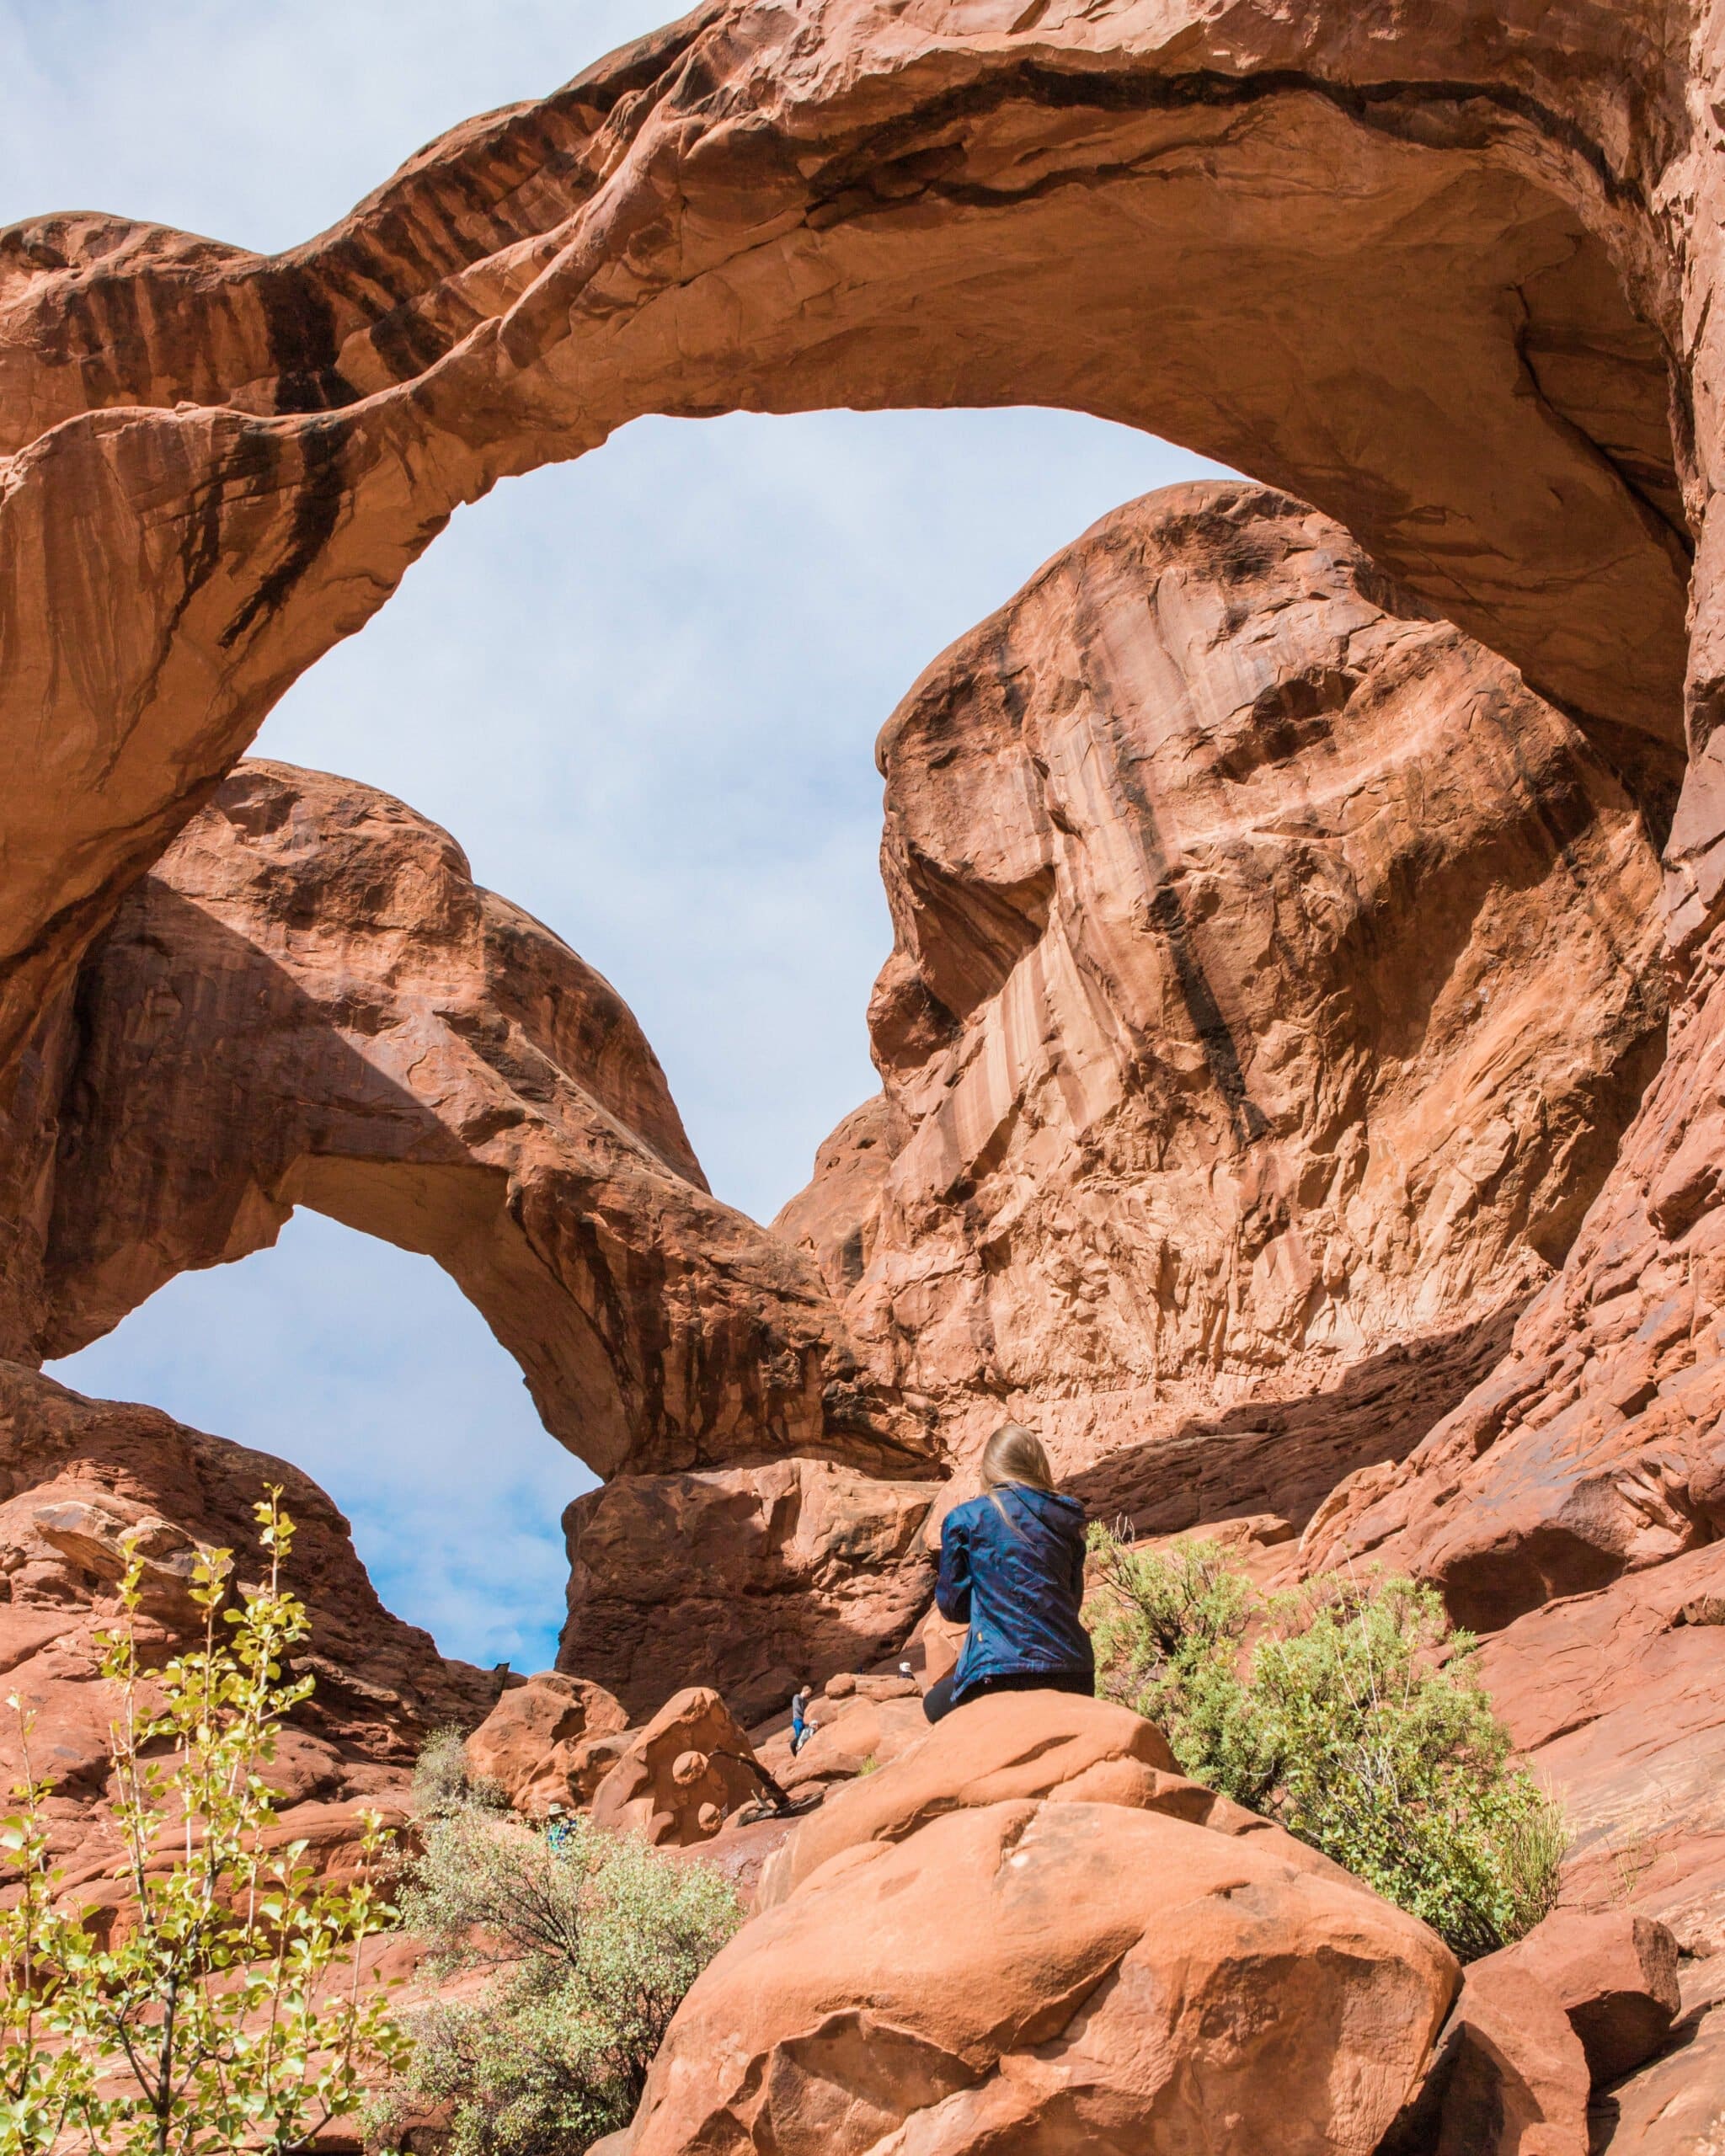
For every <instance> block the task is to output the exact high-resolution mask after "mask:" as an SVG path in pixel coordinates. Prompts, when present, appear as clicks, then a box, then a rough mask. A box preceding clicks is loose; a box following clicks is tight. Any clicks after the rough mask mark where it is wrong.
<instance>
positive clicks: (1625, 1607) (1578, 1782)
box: [1479, 1542, 1725, 1956]
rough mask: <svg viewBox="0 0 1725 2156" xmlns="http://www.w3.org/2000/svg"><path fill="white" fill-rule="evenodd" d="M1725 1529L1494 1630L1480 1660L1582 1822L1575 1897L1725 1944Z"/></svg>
mask: <svg viewBox="0 0 1725 2156" xmlns="http://www.w3.org/2000/svg"><path fill="white" fill-rule="evenodd" d="M1722 1612H1725V1543H1719V1542H1716V1543H1713V1544H1712V1545H1709V1546H1708V1547H1707V1548H1706V1549H1703V1550H1695V1551H1693V1552H1691V1553H1690V1555H1689V1556H1684V1557H1679V1558H1676V1559H1674V1560H1673V1561H1671V1562H1670V1563H1669V1564H1666V1565H1662V1566H1658V1567H1655V1568H1651V1569H1648V1570H1645V1571H1642V1572H1632V1573H1630V1574H1628V1575H1626V1577H1624V1578H1622V1579H1621V1580H1619V1581H1617V1582H1615V1583H1614V1584H1613V1585H1612V1586H1610V1587H1608V1588H1600V1589H1598V1590H1596V1591H1595V1592H1594V1593H1592V1594H1587V1595H1576V1596H1572V1597H1568V1598H1564V1599H1562V1600H1559V1601H1557V1602H1554V1603H1553V1604H1551V1606H1550V1607H1549V1608H1547V1609H1536V1610H1533V1611H1531V1612H1530V1614H1527V1615H1526V1616H1525V1617H1521V1618H1519V1619H1518V1620H1516V1622H1515V1623H1514V1624H1513V1625H1509V1626H1507V1627H1506V1628H1505V1629H1504V1630H1502V1631H1500V1632H1497V1633H1494V1634H1493V1636H1491V1637H1490V1638H1489V1639H1488V1640H1487V1641H1486V1643H1485V1645H1484V1647H1483V1649H1482V1652H1481V1655H1480V1662H1479V1668H1480V1674H1481V1677H1482V1679H1483V1681H1484V1683H1485V1684H1486V1687H1487V1690H1488V1691H1489V1692H1490V1694H1491V1695H1492V1700H1493V1705H1495V1706H1496V1708H1497V1710H1498V1713H1499V1714H1500V1715H1501V1716H1503V1720H1504V1721H1505V1722H1506V1723H1507V1724H1508V1726H1509V1732H1510V1735H1511V1736H1512V1737H1514V1741H1515V1745H1516V1748H1517V1750H1518V1751H1519V1753H1521V1754H1522V1756H1523V1757H1524V1758H1525V1759H1526V1760H1527V1762H1528V1764H1530V1767H1531V1768H1532V1769H1533V1772H1534V1774H1535V1776H1536V1777H1537V1778H1538V1779H1539V1780H1541V1782H1543V1783H1544V1784H1545V1785H1546V1786H1547V1787H1549V1788H1550V1789H1551V1790H1552V1792H1553V1793H1554V1794H1555V1795H1556V1796H1557V1797H1558V1798H1559V1800H1560V1801H1562V1805H1563V1806H1564V1810H1565V1812H1566V1813H1567V1818H1568V1823H1569V1828H1570V1832H1571V1833H1572V1835H1573V1838H1574V1839H1573V1847H1572V1849H1571V1850H1570V1854H1569V1860H1568V1863H1567V1866H1566V1868H1565V1873H1564V1899H1565V1901H1566V1903H1569V1904H1570V1905H1572V1906H1574V1907H1577V1908H1594V1909H1599V1908H1606V1909H1609V1908H1624V1907H1628V1908H1633V1909H1635V1910H1637V1911H1638V1912H1640V1913H1643V1914H1646V1915H1648V1916H1652V1917H1656V1918H1659V1919H1663V1920H1664V1922H1665V1923H1666V1924H1669V1925H1670V1927H1671V1928H1672V1929H1673V1930H1674V1932H1675V1933H1676V1935H1677V1938H1678V1941H1679V1943H1680V1945H1681V1946H1682V1947H1683V1949H1684V1951H1685V1953H1688V1954H1691V1955H1696V1956H1711V1955H1716V1954H1719V1953H1721V1952H1725V1695H1722V1692H1721V1689H1720V1685H1719V1681H1718V1680H1719V1666H1720V1660H1719V1658H1720V1652H1721V1642H1722V1640H1725V1633H1722V1632H1721V1630H1720V1628H1719V1619H1720V1614H1721V1613H1722Z"/></svg>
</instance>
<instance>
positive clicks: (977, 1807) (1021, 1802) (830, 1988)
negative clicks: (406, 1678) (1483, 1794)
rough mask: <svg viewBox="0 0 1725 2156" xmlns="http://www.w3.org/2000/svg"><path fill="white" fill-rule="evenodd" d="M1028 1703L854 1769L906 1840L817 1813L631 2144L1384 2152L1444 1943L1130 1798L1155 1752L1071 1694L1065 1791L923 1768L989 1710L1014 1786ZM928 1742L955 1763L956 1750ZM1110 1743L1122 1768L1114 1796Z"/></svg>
mask: <svg viewBox="0 0 1725 2156" xmlns="http://www.w3.org/2000/svg"><path fill="white" fill-rule="evenodd" d="M1040 1705H1041V1701H1040V1700H1039V1696H1038V1695H1037V1694H1018V1695H1016V1696H1004V1695H1003V1696H1001V1697H1000V1698H997V1699H993V1700H983V1701H980V1702H978V1703H976V1704H975V1705H969V1706H966V1707H964V1708H963V1709H961V1710H959V1713H958V1714H957V1715H955V1716H953V1717H951V1719H950V1721H948V1722H947V1723H943V1724H942V1725H941V1726H940V1728H939V1729H937V1731H936V1732H934V1735H933V1736H932V1737H930V1738H929V1739H928V1740H927V1742H926V1743H925V1744H924V1745H923V1746H922V1747H921V1748H917V1749H916V1750H914V1751H912V1752H911V1753H906V1754H905V1756H904V1757H902V1758H900V1759H899V1760H898V1761H897V1762H896V1763H895V1764H893V1765H891V1766H889V1767H885V1768H884V1769H882V1770H881V1771H880V1773H879V1774H875V1775H872V1776H869V1777H868V1778H867V1779H866V1780H863V1781H861V1782H857V1783H853V1784H852V1785H851V1788H850V1790H848V1791H846V1799H848V1800H850V1801H852V1803H853V1804H854V1803H855V1802H857V1801H860V1800H862V1799H863V1798H864V1797H868V1796H874V1795H875V1794H876V1791H875V1790H874V1785H877V1784H878V1785H883V1787H884V1790H885V1798H884V1813H883V1815H882V1816H883V1817H885V1816H887V1815H890V1816H891V1817H892V1818H893V1819H894V1820H895V1822H896V1830H895V1831H893V1832H889V1833H865V1834H862V1835H859V1836H857V1838H854V1839H852V1840H850V1841H848V1842H846V1843H844V1844H841V1845H840V1846H838V1847H837V1848H836V1849H835V1851H834V1852H833V1853H832V1854H830V1855H828V1856H826V1858H825V1860H824V1861H820V1860H815V1861H813V1862H812V1863H811V1862H809V1861H806V1860H805V1861H798V1860H796V1851H797V1847H798V1842H800V1841H801V1840H802V1838H803V1837H804V1835H806V1834H808V1833H809V1832H810V1831H811V1828H813V1829H814V1830H816V1831H817V1832H818V1830H819V1829H820V1827H821V1826H822V1825H823V1824H824V1823H825V1819H826V1817H827V1813H826V1812H825V1811H824V1812H820V1813H817V1814H816V1815H814V1819H812V1820H811V1821H809V1822H805V1823H804V1825H803V1826H802V1827H800V1828H798V1832H797V1834H796V1835H795V1836H794V1837H793V1838H792V1840H791V1841H790V1842H789V1843H788V1844H787V1845H786V1847H785V1849H782V1850H781V1851H780V1852H779V1853H778V1854H777V1855H776V1856H774V1857H772V1858H770V1859H769V1860H768V1874H769V1876H766V1877H764V1878H763V1882H762V1890H761V1899H762V1903H764V1904H765V1905H766V1906H765V1913H761V1914H758V1915H757V1916H756V1919H755V1920H754V1922H753V1923H751V1924H750V1925H749V1926H747V1927H746V1929H745V1930H744V1931H743V1932H742V1933H741V1934H740V1935H739V1936H738V1937H737V1938H736V1939H735V1940H734V1941H733V1942H732V1944H731V1945H729V1947H727V1948H726V1949H725V1951H724V1952H723V1953H722V1954H721V1955H720V1956H719V1957H718V1960H717V1961H715V1962H713V1965H712V1966H711V1967H709V1968H708V1971H707V1972H706V1973H705V1974H704V1975H703V1976H702V1977H700V1978H699V1979H698V1980H697V1983H696V1985H695V1988H694V1989H693V1990H692V1992H691V1993H689V1996H688V1998H687V1999H686V2000H685V2002H684V2004H683V2005H682V2007H681V2009H680V2011H679V2013H678V2015H677V2017H676V2020H675V2021H674V2022H673V2024H672V2025H671V2029H670V2034H669V2036H667V2037H666V2040H665V2046H664V2047H663V2049H662V2050H661V2052H660V2055H659V2057H658V2060H657V2061H656V2063H655V2064H654V2068H653V2072H652V2074H651V2076H650V2078H649V2082H648V2085H647V2090H646V2094H645V2095H644V2097H643V2100H642V2103H641V2106H640V2109H639V2111H638V2114H637V2116H636V2118H635V2121H634V2124H633V2127H632V2129H631V2132H630V2135H629V2137H628V2142H627V2144H626V2146H627V2147H628V2149H629V2150H630V2151H631V2152H632V2156H670V2152H672V2151H677V2152H685V2151H688V2150H691V2149H694V2148H739V2149H740V2148H748V2147H753V2148H775V2149H778V2150H780V2151H782V2152H784V2156H805V2152H806V2156H816V2152H817V2151H818V2152H820V2156H845V2152H847V2151H848V2152H856V2156H863V2152H865V2151H868V2150H873V2149H877V2148H880V2147H882V2146H883V2145H889V2146H890V2145H902V2146H905V2147H907V2148H908V2147H914V2148H917V2149H918V2150H926V2151H928V2152H931V2156H935V2153H937V2156H948V2152H950V2156H959V2153H960V2152H966V2151H974V2150H975V2149H977V2148H996V2147H997V2148H1033V2147H1034V2148H1044V2147H1047V2148H1071V2147H1082V2148H1097V2149H1102V2150H1118V2151H1121V2152H1124V2151H1126V2150H1129V2149H1140V2148H1170V2149H1173V2148H1188V2147H1196V2146H1199V2145H1202V2146H1204V2147H1205V2148H1212V2149H1215V2150H1217V2151H1228V2152H1238V2156H1247V2152H1248V2151H1257V2150H1261V2149H1264V2148H1277V2149H1279V2150H1286V2151H1289V2152H1305V2151H1310V2152H1311V2156H1317V2152H1318V2151H1320V2150H1322V2151H1324V2152H1326V2156H1343V2152H1357V2156H1370V2152H1371V2151H1372V2150H1374V2149H1375V2148H1376V2147H1377V2145H1378V2143H1379V2140H1380V2138H1381V2136H1382V2134H1383V2132H1384V2131H1385V2129H1386V2127H1388V2126H1389V2125H1390V2123H1391V2121H1392V2120H1393V2119H1394V2118H1395V2116H1397V2111H1399V2109H1400V2108H1401V2106H1402V2104H1403V2102H1404V2100H1406V2098H1407V2095H1408V2094H1409V2093H1410V2091H1411V2090H1412V2089H1413V2086H1414V2084H1415V2083H1416V2082H1417V2080H1418V2077H1419V2076H1420V2074H1421V2073H1423V2070H1424V2068H1425V2065H1426V2063H1427V2059H1428V2057H1429V2052H1430V2048H1431V2043H1432V2039H1433V2037H1434V2035H1435V2034H1436V2031H1437V2028H1438V2025H1439V2022H1440V2021H1441V2020H1442V2019H1443V2017H1444V2015H1445V2012H1446V2011H1447V2010H1448V2008H1449V2004H1450V1999H1451V1998H1452V1996H1453V1995H1454V1992H1455V1981H1456V1972H1455V1964H1454V1962H1453V1961H1452V1960H1451V1959H1450V1956H1449V1954H1448V1952H1447V1951H1446V1950H1445V1948H1444V1947H1443V1945H1441V1943H1440V1942H1439V1940H1437V1939H1436V1938H1435V1937H1434V1935H1432V1934H1431V1933H1430V1932H1429V1931H1428V1930H1426V1929H1425V1927H1424V1926H1423V1925H1422V1924H1418V1923H1416V1922H1415V1921H1414V1920H1413V1919H1411V1918H1409V1917H1406V1916H1403V1915H1402V1914H1401V1913H1400V1912H1398V1911H1396V1910H1393V1909H1391V1908H1388V1907H1387V1906H1386V1904H1384V1903H1381V1902H1379V1901H1377V1900H1376V1899H1375V1897H1373V1896H1372V1895H1370V1894H1369V1893H1367V1892H1365V1890H1364V1889H1363V1888H1361V1887H1359V1886H1357V1885H1356V1884H1355V1883H1354V1882H1353V1881H1349V1880H1348V1879H1347V1878H1346V1877H1345V1876H1343V1875H1341V1874H1339V1873H1337V1872H1335V1871H1334V1869H1333V1867H1324V1868H1323V1869H1322V1870H1320V1869H1317V1868H1314V1867H1309V1866H1307V1865H1306V1864H1304V1863H1303V1862H1301V1861H1300V1860H1297V1859H1296V1860H1290V1858H1291V1855H1292V1852H1293V1851H1295V1849H1297V1848H1298V1845H1297V1844H1291V1843H1290V1842H1289V1840H1288V1838H1287V1837H1285V1836H1284V1835H1282V1834H1281V1833H1279V1830H1277V1829H1276V1828H1270V1827H1268V1826H1265V1825H1264V1822H1259V1823H1260V1826H1262V1827H1263V1832H1262V1833H1260V1834H1258V1836H1256V1837H1253V1838H1248V1839H1242V1838H1238V1837H1235V1836H1232V1835H1230V1834H1228V1833H1215V1832H1212V1831H1210V1830H1209V1829H1208V1828H1205V1827H1204V1826H1200V1825H1196V1824H1193V1823H1190V1822H1188V1820H1186V1819H1183V1818H1180V1817H1168V1816H1166V1815H1165V1814H1163V1813H1162V1812H1156V1811H1149V1810H1144V1809H1141V1808H1139V1806H1140V1801H1141V1799H1142V1797H1143V1796H1144V1795H1145V1794H1146V1789H1147V1788H1148V1786H1149V1785H1148V1783H1147V1781H1146V1777H1151V1776H1154V1775H1155V1774H1156V1771H1157V1770H1156V1769H1155V1768H1153V1767H1151V1766H1150V1765H1149V1764H1148V1763H1147V1762H1146V1760H1144V1759H1143V1758H1141V1757H1139V1756H1136V1755H1135V1753H1129V1752H1128V1751H1126V1750H1124V1748H1122V1747H1121V1745H1120V1742H1119V1725H1120V1724H1121V1723H1124V1722H1125V1721H1131V1720H1133V1719H1135V1718H1134V1717H1131V1716H1127V1715H1125V1714H1124V1710H1119V1709H1114V1708H1110V1707H1108V1706H1105V1705H1100V1704H1099V1703H1097V1702H1095V1701H1092V1702H1088V1703H1086V1702H1084V1701H1079V1700H1065V1701H1062V1702H1060V1707H1059V1710H1058V1712H1059V1716H1060V1717H1061V1719H1062V1726H1061V1728H1060V1732H1059V1735H1058V1737H1056V1738H1055V1742H1056V1744H1057V1745H1059V1746H1061V1747H1063V1748H1064V1751H1065V1765H1066V1766H1067V1768H1068V1769H1071V1768H1073V1767H1075V1766H1076V1764H1077V1761H1078V1757H1079V1755H1080V1754H1081V1753H1088V1754H1089V1755H1090V1762H1091V1764H1090V1769H1089V1775H1088V1782H1087V1785H1081V1783H1080V1781H1079V1780H1077V1779H1076V1778H1074V1779H1071V1780H1065V1781H1064V1782H1062V1780H1061V1777H1060V1774H1059V1772H1058V1770H1056V1771H1055V1774H1054V1775H1053V1776H1052V1778H1051V1781H1050V1783H1049V1786H1053V1785H1059V1786H1060V1795H1061V1797H1062V1799H1063V1800H1064V1801H1038V1800H1037V1799H1036V1798H1035V1797H1033V1796H1016V1797H1015V1796H1006V1795H1002V1796H1000V1797H999V1798H998V1799H996V1800H995V1801H991V1797H992V1796H993V1791H992V1790H991V1788H990V1787H988V1786H986V1785H985V1780H986V1778H983V1779H981V1780H976V1781H973V1782H971V1783H970V1784H969V1785H966V1786H964V1787H962V1788H961V1787H959V1786H958V1785H954V1784H953V1782H952V1780H951V1779H950V1776H949V1775H944V1774H943V1773H942V1772H941V1771H940V1770H939V1769H935V1768H932V1767H931V1764H930V1757H931V1753H933V1752H934V1751H935V1749H936V1747H937V1740H938V1739H939V1738H940V1737H941V1734H942V1732H943V1731H953V1730H955V1729H956V1728H957V1727H958V1726H959V1725H960V1724H963V1723H965V1722H967V1721H969V1722H971V1723H972V1726H973V1727H977V1728H980V1724H981V1721H982V1720H984V1719H985V1718H991V1719H990V1721H989V1726H990V1730H991V1732H992V1735H991V1736H989V1735H985V1736H984V1737H982V1739H981V1741H982V1742H983V1746H984V1750H985V1752H989V1751H992V1753H996V1754H1000V1755H1001V1756H1000V1758H998V1759H997V1760H996V1770H997V1771H996V1777H995V1779H996V1780H997V1781H1000V1782H1001V1783H1002V1784H1003V1783H1004V1782H1005V1781H1007V1780H1010V1779H1011V1778H1012V1775H1013V1774H1014V1773H1015V1772H1016V1774H1017V1775H1018V1776H1019V1777H1020V1778H1021V1779H1022V1778H1024V1777H1026V1776H1028V1775H1029V1774H1032V1773H1033V1767H1032V1764H1031V1756H1030V1755H1031V1753H1032V1752H1033V1749H1034V1746H1033V1742H1025V1741H1024V1739H1025V1737H1026V1735H1027V1731H1028V1721H1027V1718H1033V1716H1035V1714H1036V1712H1037V1710H1038V1709H1039V1706H1040ZM1084 1716H1088V1717H1089V1720H1088V1722H1087V1723H1082V1724H1081V1718H1082V1717H1084ZM1142 1727H1144V1725H1142V1724H1140V1728H1142ZM1012 1728H1016V1729H1017V1742H1015V1741H1014V1739H1013V1737H1012V1735H1011V1734H1010V1730H1011V1729H1012ZM1150 1737H1151V1738H1152V1739H1154V1737H1155V1732H1150ZM1156 1742H1160V1740H1156ZM1007 1754H1012V1758H1010V1759H1009V1758H1007ZM944 1758H945V1761H946V1765H947V1766H948V1768H950V1767H952V1766H953V1764H956V1763H958V1761H959V1759H961V1758H962V1754H955V1753H953V1750H952V1748H951V1742H950V1740H948V1748H947V1750H946V1753H945V1754H944ZM1108 1760H1113V1761H1114V1762H1115V1763H1116V1764H1119V1765H1120V1766H1122V1767H1124V1768H1125V1769H1127V1770H1128V1771H1127V1775H1126V1778H1125V1779H1124V1780H1122V1781H1121V1783H1120V1785H1119V1788H1118V1790H1116V1791H1115V1792H1114V1794H1113V1795H1112V1796H1111V1795H1110V1794H1109V1793H1108V1790H1107V1789H1106V1788H1105V1787H1104V1786H1103V1785H1102V1783H1101V1781H1100V1780H1099V1778H1098V1777H1097V1774H1096V1772H1095V1769H1096V1768H1097V1766H1098V1765H1100V1764H1103V1763H1104V1762H1105V1761H1108ZM1133 1769H1135V1770H1136V1771H1135V1772H1133V1771H1132V1770H1133ZM1080 1771H1081V1772H1083V1771H1085V1770H1083V1769H1081V1770H1080ZM1171 1779H1173V1778H1171ZM943 1783H944V1789H943V1787H942V1785H943ZM1205 1794H1208V1793H1207V1792H1206V1793H1205ZM836 1801H845V1799H841V1800H836ZM832 1802H833V1801H832V1800H830V1804H831V1803H832ZM823 1846H825V1844H823ZM1310 1854H1311V1853H1310V1852H1302V1853H1301V1855H1302V1856H1309V1855H1310ZM811 1855H812V1852H811ZM788 1859H789V1860H792V1861H791V1863H790V1865H789V1869H788V1881H789V1883H790V1884H791V1891H789V1892H786V1891H785V1889H786V1886H787V1883H788V1881H787V1876H786V1874H785V1870H784V1868H785V1866H786V1863H787V1860H788ZM1319 1864H1320V1865H1322V1860H1319ZM1559 2020H1560V2022H1561V2020H1562V2017H1561V2015H1560V2016H1559ZM1565 2034H1566V2035H1567V2025H1566V2026H1565ZM1571 2041H1573V2038H1572V2039H1571ZM1200 2121H1202V2124H1201V2125H1200ZM1200 2135H1201V2136H1202V2140H1201V2141H1200V2140H1199V2136H1200Z"/></svg>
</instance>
